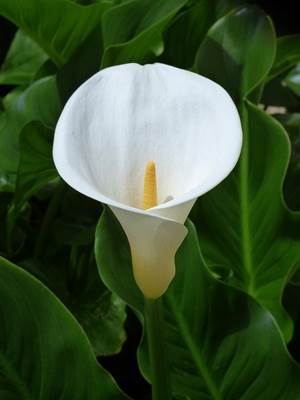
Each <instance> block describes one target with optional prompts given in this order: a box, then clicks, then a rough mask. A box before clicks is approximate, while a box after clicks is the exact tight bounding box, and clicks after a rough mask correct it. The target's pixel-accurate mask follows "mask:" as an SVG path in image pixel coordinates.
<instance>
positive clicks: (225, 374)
mask: <svg viewBox="0 0 300 400" xmlns="http://www.w3.org/2000/svg"><path fill="white" fill-rule="evenodd" d="M188 228H189V235H188V237H187V239H186V240H185V241H184V243H183V245H182V247H181V248H180V250H179V253H178V256H177V258H176V266H177V270H176V276H175V279H174V281H173V283H172V285H171V286H170V288H169V289H168V291H167V293H166V295H165V296H164V297H163V304H164V313H165V320H166V342H167V343H166V344H167V350H168V355H169V369H170V373H171V378H172V388H173V394H174V395H176V396H179V395H181V396H183V398H189V399H191V400H211V399H214V400H221V399H226V400H236V399H239V400H266V399H280V400H290V399H291V398H293V396H296V397H297V396H299V395H300V384H299V377H300V370H299V367H298V366H297V365H296V364H295V363H294V362H293V361H292V360H291V358H290V357H289V354H288V353H287V351H286V348H285V344H284V342H283V340H282V338H281V335H280V332H279V331H278V329H277V326H276V324H275V323H274V321H273V318H272V316H271V314H270V313H268V312H267V311H266V310H265V309H263V308H261V307H260V306H258V305H257V304H256V303H255V302H254V301H253V300H251V299H250V298H249V297H248V296H247V295H245V294H244V293H242V292H240V291H238V290H236V289H234V288H231V287H229V286H226V285H224V284H222V283H219V282H218V281H217V280H215V279H213V278H212V277H211V276H210V275H209V273H208V272H207V270H206V268H205V265H204V261H203V258H202V256H201V253H200V249H199V245H198V242H197V235H196V232H195V229H194V227H193V225H192V224H191V223H189V224H188ZM95 249H96V257H97V262H98V268H99V273H100V274H101V276H102V278H103V280H104V281H105V282H106V284H107V285H108V286H109V287H110V288H111V290H113V291H115V292H116V293H117V294H118V295H120V296H121V297H122V298H123V299H124V300H125V301H126V302H127V303H128V304H130V305H131V306H133V307H134V308H135V309H136V310H138V311H139V313H140V314H142V313H143V298H142V295H141V293H140V292H139V291H138V289H137V286H136V284H135V283H134V281H133V276H132V271H131V262H130V253H129V246H128V244H127V242H126V239H125V237H124V233H123V232H122V230H121V227H120V225H119V224H118V222H117V221H116V220H115V219H114V217H113V216H112V213H111V212H107V211H106V212H105V213H104V214H103V215H102V217H101V219H100V222H99V225H98V228H97V234H96V248H95ZM254 338H255V340H254ZM139 361H140V364H141V367H142V369H143V371H144V373H145V374H146V376H148V377H149V371H148V369H149V365H148V356H147V352H146V345H145V342H144V343H143V345H142V348H141V350H140V354H139ZM278 365H280V369H279V368H278ZM266 382H272V384H270V385H266ZM176 398H177V397H176Z"/></svg>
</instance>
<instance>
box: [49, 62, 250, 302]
mask: <svg viewBox="0 0 300 400" xmlns="http://www.w3.org/2000/svg"><path fill="white" fill-rule="evenodd" d="M241 145H242V129H241V123H240V119H239V115H238V112H237V110H236V107H235V105H234V103H233V101H232V100H231V98H230V96H229V95H228V94H227V92H226V91H225V90H224V89H223V88H222V87H221V86H219V85H217V84H216V83H214V82H212V81H211V80H209V79H207V78H204V77H202V76H200V75H197V74H195V73H192V72H189V71H185V70H181V69H178V68H174V67H171V66H168V65H164V64H152V65H144V66H142V65H139V64H124V65H118V66H114V67H110V68H106V69H104V70H102V71H100V72H98V73H97V74H95V75H94V76H92V77H91V78H90V79H89V80H88V81H86V82H85V83H84V84H83V85H81V86H80V87H79V88H78V89H77V90H76V91H75V93H74V94H73V95H72V96H71V98H70V99H69V100H68V102H67V104H66V106H65V108H64V110H63V112H62V114H61V116H60V118H59V121H58V123H57V126H56V130H55V136H54V150H53V155H54V162H55V165H56V167H57V169H58V172H59V174H60V175H61V176H62V178H63V179H64V180H65V181H66V182H67V183H68V184H69V185H70V186H72V187H73V188H74V189H76V190H78V191H79V192H81V193H83V194H85V195H86V196H89V197H91V198H93V199H96V200H99V201H101V202H103V203H105V204H107V205H108V206H109V207H110V208H111V209H112V211H113V212H114V214H115V215H116V217H117V218H118V220H119V221H120V223H121V225H122V227H123V229H124V231H125V233H126V235H127V237H128V240H129V244H130V248H131V254H132V262H133V271H134V277H135V280H136V282H137V284H138V286H139V288H140V289H141V291H142V292H143V294H144V295H145V296H146V297H148V298H157V297H159V296H161V295H162V294H163V293H164V292H165V290H166V289H167V287H168V285H169V284H170V282H171V281H172V279H173V277H174V275H175V261H174V259H175V253H176V251H177V249H178V247H179V246H180V244H181V242H182V241H183V239H184V237H185V235H186V233H187V230H186V228H185V226H184V225H183V224H184V221H185V220H186V218H187V216H188V213H189V211H190V209H191V207H192V206H193V204H194V202H195V201H196V199H197V197H199V196H200V195H202V194H204V193H206V192H207V191H209V190H210V189H212V188H213V187H214V186H216V185H217V184H218V183H219V182H221V181H222V180H223V179H224V178H225V177H226V176H227V175H228V174H229V173H230V172H231V170H232V169H233V167H234V166H235V164H236V162H237V160H238V157H239V155H240V151H241ZM149 160H153V161H154V162H155V164H156V174H157V194H158V206H156V207H154V208H152V209H150V210H142V209H141V208H142V205H143V177H144V172H145V167H146V164H147V162H148V161H149Z"/></svg>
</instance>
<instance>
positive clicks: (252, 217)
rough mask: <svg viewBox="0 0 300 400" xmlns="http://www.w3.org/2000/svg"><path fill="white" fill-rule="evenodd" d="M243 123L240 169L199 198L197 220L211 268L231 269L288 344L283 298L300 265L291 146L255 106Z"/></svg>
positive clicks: (236, 281) (234, 281)
mask: <svg viewBox="0 0 300 400" xmlns="http://www.w3.org/2000/svg"><path fill="white" fill-rule="evenodd" d="M242 120H243V130H244V144H243V150H242V154H241V158H240V161H239V164H238V166H237V167H236V168H235V170H234V172H233V173H232V174H231V175H230V177H229V178H227V179H226V180H225V181H224V182H223V183H222V184H221V185H219V186H218V187H216V188H215V189H213V190H212V191H210V192H209V193H207V194H206V195H205V196H203V197H202V198H201V199H199V201H198V203H197V207H196V208H195V209H194V214H193V215H194V216H193V218H194V221H195V222H196V225H197V227H198V229H199V235H200V243H201V246H202V251H203V253H204V256H205V258H206V260H208V261H209V264H210V265H212V266H214V265H215V266H223V267H225V268H227V269H228V270H230V271H231V272H232V274H233V276H232V278H231V279H230V282H231V283H232V284H234V285H235V286H237V287H240V288H242V289H243V290H244V291H246V292H248V293H249V294H251V295H252V296H253V297H254V298H255V299H257V300H258V301H259V302H260V303H261V304H263V305H264V306H265V307H267V308H268V309H269V310H270V311H271V312H272V313H273V315H274V316H275V317H276V319H277V321H278V323H279V325H280V327H281V329H282V330H283V332H284V335H285V337H286V338H287V339H288V338H290V336H291V329H292V327H291V323H290V321H289V319H288V316H287V315H286V312H285V311H284V309H283V308H282V306H281V295H282V291H283V288H284V285H285V284H286V280H287V277H288V275H289V274H290V272H291V271H292V269H293V267H294V266H295V265H296V263H297V261H298V260H300V234H299V232H300V230H299V222H300V221H299V216H297V215H296V214H293V213H291V212H290V211H289V210H288V209H287V208H286V205H285V203H284V202H283V199H282V184H283V180H284V177H285V173H286V168H287V165H288V160H289V157H290V145H289V141H288V137H287V134H286V132H285V131H284V129H283V128H282V127H281V125H280V124H279V123H278V122H277V121H276V120H275V119H273V118H272V117H271V116H269V115H267V114H266V113H264V112H263V111H261V110H260V109H258V108H256V107H254V106H253V105H250V104H248V105H247V106H244V107H243V110H242Z"/></svg>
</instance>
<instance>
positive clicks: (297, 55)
mask: <svg viewBox="0 0 300 400" xmlns="http://www.w3.org/2000/svg"><path fill="white" fill-rule="evenodd" d="M299 61H300V35H289V36H282V37H280V38H279V39H278V41H277V53H276V58H275V61H274V65H273V67H272V70H271V72H270V77H269V79H272V78H274V77H275V76H277V75H280V74H281V73H282V72H284V71H286V70H288V69H289V68H291V67H292V66H294V65H295V64H297V63H298V62H299Z"/></svg>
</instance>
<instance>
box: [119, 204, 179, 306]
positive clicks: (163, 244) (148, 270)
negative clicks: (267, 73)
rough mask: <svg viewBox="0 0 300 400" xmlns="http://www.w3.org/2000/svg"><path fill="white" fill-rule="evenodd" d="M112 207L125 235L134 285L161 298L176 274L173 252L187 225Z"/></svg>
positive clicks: (151, 295)
mask: <svg viewBox="0 0 300 400" xmlns="http://www.w3.org/2000/svg"><path fill="white" fill-rule="evenodd" d="M111 209H112V211H113V212H114V214H115V215H116V217H117V218H118V220H119V222H120V224H121V225H122V227H123V229H124V231H125V233H126V235H127V238H128V241H129V244H130V250H131V256H132V266H133V274H134V278H135V281H136V283H137V285H138V286H139V288H140V290H141V291H142V293H143V294H144V295H145V296H146V297H147V298H150V299H156V298H158V297H160V296H161V295H162V294H163V293H164V292H165V291H166V290H167V288H168V286H169V284H170V283H171V281H172V279H173V277H174V275H175V254H176V251H177V249H178V247H179V246H180V244H181V243H182V241H183V239H184V238H185V236H186V234H187V229H186V227H185V226H184V225H183V224H179V223H177V222H175V221H171V220H168V219H164V218H159V217H154V216H152V215H150V214H144V215H143V214H138V213H132V212H130V211H126V210H123V209H120V208H115V207H111Z"/></svg>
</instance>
